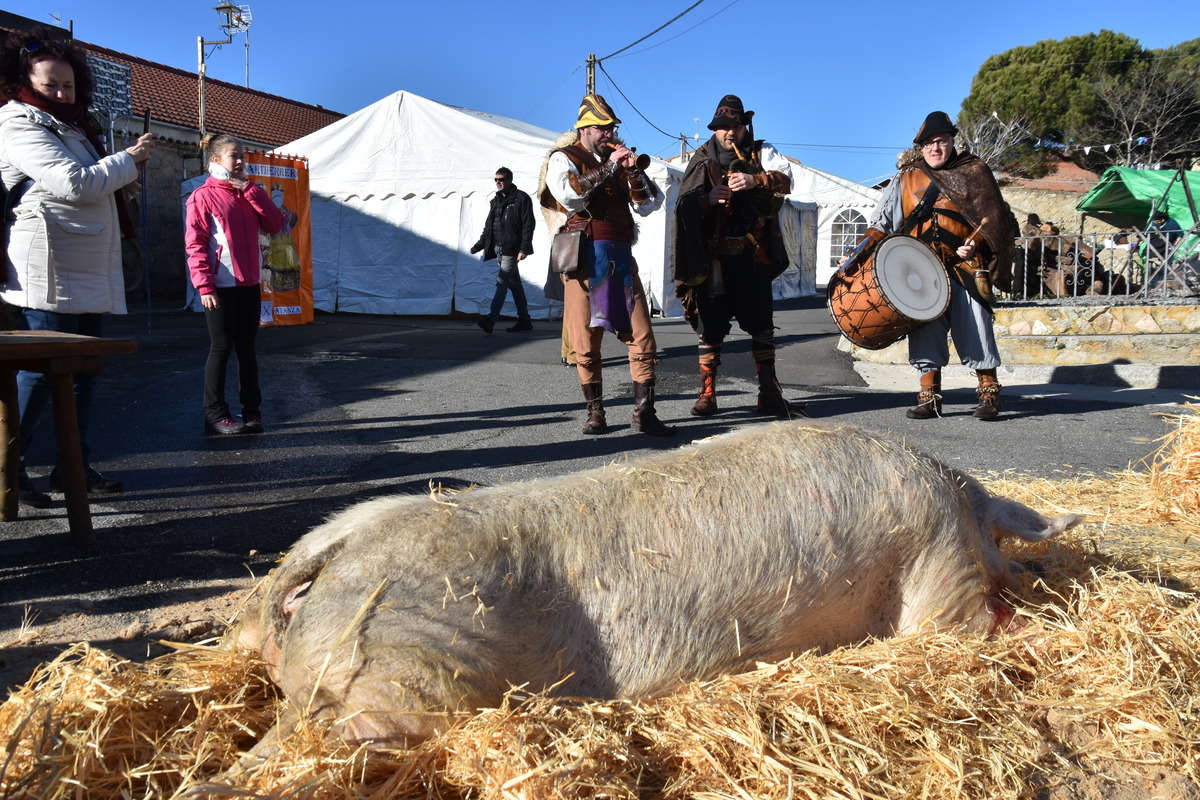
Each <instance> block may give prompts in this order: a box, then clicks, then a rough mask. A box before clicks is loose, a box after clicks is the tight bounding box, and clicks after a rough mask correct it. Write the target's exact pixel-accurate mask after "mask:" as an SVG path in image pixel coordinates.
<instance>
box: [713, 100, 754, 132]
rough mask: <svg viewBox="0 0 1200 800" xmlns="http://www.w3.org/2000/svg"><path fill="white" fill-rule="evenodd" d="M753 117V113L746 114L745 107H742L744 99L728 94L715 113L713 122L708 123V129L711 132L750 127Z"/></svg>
mask: <svg viewBox="0 0 1200 800" xmlns="http://www.w3.org/2000/svg"><path fill="white" fill-rule="evenodd" d="M753 116H754V112H753V111H751V112H749V113H747V112H746V108H745V106H743V105H742V98H740V97H738V96H737V95H736V94H727V95H725V96H724V97H722V98H721V102H720V103H718V104H717V110H716V111H715V112H714V113H713V118H712V122H710V123H708V129H709V130H710V131H717V130H721V129H722V128H734V127H737V126H738V125H749V124H750V120H751V118H753Z"/></svg>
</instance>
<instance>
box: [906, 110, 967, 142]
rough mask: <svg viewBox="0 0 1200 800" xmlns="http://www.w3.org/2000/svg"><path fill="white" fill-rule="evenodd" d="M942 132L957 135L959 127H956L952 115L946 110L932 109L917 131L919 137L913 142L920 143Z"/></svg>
mask: <svg viewBox="0 0 1200 800" xmlns="http://www.w3.org/2000/svg"><path fill="white" fill-rule="evenodd" d="M942 133H948V134H950V135H951V136H956V135H958V128H956V127H954V123H953V122H951V121H950V115H949V114H947V113H946V112H945V111H930V112H929V116H927V117H925V121H924V122H923V123H921V130H919V131H917V138H915V139H913V144H920V143H921V142H924V141H927V140H929V139H932V138H933V137H935V136H937V135H938V134H942Z"/></svg>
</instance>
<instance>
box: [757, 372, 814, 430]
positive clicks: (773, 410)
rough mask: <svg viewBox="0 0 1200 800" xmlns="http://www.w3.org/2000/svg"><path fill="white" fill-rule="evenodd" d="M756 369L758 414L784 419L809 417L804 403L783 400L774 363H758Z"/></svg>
mask: <svg viewBox="0 0 1200 800" xmlns="http://www.w3.org/2000/svg"><path fill="white" fill-rule="evenodd" d="M754 367H755V369H757V370H758V405H757V406H756V410H757V411H758V413H760V414H770V415H771V416H775V417H782V418H783V419H791V418H792V417H806V416H808V415H807V414H805V413H804V410H805V406H804V404H803V403H799V404H793V403H789V402H788V401H787V400H784V399H783V392H782V391H780V388H779V381H778V380H776V378H775V363H774V362H765V361H758V362H755V364H754Z"/></svg>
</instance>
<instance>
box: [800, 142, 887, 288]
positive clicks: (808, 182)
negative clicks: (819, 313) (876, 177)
mask: <svg viewBox="0 0 1200 800" xmlns="http://www.w3.org/2000/svg"><path fill="white" fill-rule="evenodd" d="M882 195H883V192H882V191H880V190H879V189H873V188H871V187H870V186H864V185H863V184H861V183H855V182H854V181H851V180H847V179H846V178H839V177H838V176H837V175H832V174H830V173H828V172H822V171H821V170H819V169H814V168H813V167H810V166H807V165H805V164H793V165H792V193H791V194H789V195H788V199H789V200H795V201H801V202H805V203H812V204H814V205H815V206H816V207H817V237H816V239H817V241H816V254H815V255H816V264H815V267H816V271H815V274H816V283H817V284H818V285H822V286H823V285H825V284H826V283H828V281H829V278H830V276H831V275H833V273H834V269H835V266H836V263H837V261H838V259H839V258H840V257H841V255H842V250H843V249H844V248H845V246H846V245H847V244H849V245H851V246H852V245H854V244H855V243H857V241H858V239H859V238H860V237H861V236H862V234H863V233H864V232H865V230H866V227H867V225H866V224H867V221H869V220H870V219H871V216H872V215H873V214H874V213H875V207H876V205H877V204H878V202H879V198H880V197H881V196H882Z"/></svg>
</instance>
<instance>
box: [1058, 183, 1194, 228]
mask: <svg viewBox="0 0 1200 800" xmlns="http://www.w3.org/2000/svg"><path fill="white" fill-rule="evenodd" d="M1189 195H1190V196H1189ZM1196 201H1200V172H1195V171H1191V172H1189V171H1186V170H1177V169H1130V168H1129V167H1109V168H1108V169H1106V170H1104V174H1103V175H1101V176H1100V180H1099V181H1098V182H1097V183H1096V185H1095V186H1093V187H1092V189H1091V191H1089V192H1088V193H1087V194H1086V195H1084V198H1083V199H1082V200H1080V201H1079V204H1078V205H1076V206H1075V210H1076V211H1080V212H1082V213H1084V214H1087V215H1088V216H1092V217H1095V218H1096V219H1098V220H1101V221H1102V222H1107V223H1108V224H1110V225H1113V226H1115V227H1118V228H1125V227H1131V228H1137V229H1138V230H1145V228H1146V225H1147V223H1148V222H1150V215H1151V214H1152V213H1153V212H1154V211H1155V210H1157V209H1160V208H1161V209H1163V210H1165V211H1166V212H1167V215H1168V216H1169V217H1171V219H1173V220H1175V221H1176V222H1178V223H1179V227H1181V228H1183V229H1184V230H1185V231H1186V230H1187V229H1188V228H1191V227H1192V226H1193V225H1195V224H1196V205H1195V202H1196Z"/></svg>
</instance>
